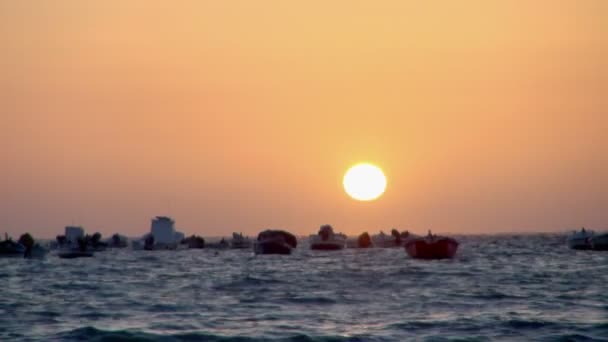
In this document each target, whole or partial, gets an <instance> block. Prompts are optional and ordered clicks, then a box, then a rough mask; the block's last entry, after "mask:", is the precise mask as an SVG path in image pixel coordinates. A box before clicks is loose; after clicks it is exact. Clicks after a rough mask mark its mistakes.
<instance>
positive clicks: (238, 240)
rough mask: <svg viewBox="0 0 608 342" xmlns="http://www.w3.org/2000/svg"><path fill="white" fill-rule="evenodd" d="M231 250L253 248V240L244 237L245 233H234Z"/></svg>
mask: <svg viewBox="0 0 608 342" xmlns="http://www.w3.org/2000/svg"><path fill="white" fill-rule="evenodd" d="M230 248H235V249H246V248H251V240H250V239H249V238H248V237H246V236H243V233H232V240H230Z"/></svg>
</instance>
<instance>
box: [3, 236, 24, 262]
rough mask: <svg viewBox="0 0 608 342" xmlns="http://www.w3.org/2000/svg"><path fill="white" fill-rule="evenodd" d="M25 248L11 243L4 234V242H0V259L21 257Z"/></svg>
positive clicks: (16, 243) (13, 242)
mask: <svg viewBox="0 0 608 342" xmlns="http://www.w3.org/2000/svg"><path fill="white" fill-rule="evenodd" d="M24 254H25V246H24V245H22V244H20V243H18V242H15V241H13V240H12V239H11V238H9V237H8V235H7V234H5V239H4V241H0V257H23V255H24Z"/></svg>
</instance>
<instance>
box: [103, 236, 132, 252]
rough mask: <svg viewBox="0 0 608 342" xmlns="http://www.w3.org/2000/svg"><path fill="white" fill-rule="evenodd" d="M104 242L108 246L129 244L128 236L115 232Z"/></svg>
mask: <svg viewBox="0 0 608 342" xmlns="http://www.w3.org/2000/svg"><path fill="white" fill-rule="evenodd" d="M106 244H107V246H108V247H110V248H125V247H127V246H129V238H127V237H126V236H124V235H120V234H118V233H116V234H114V235H112V236H111V237H110V238H109V239H108V240H107V241H106Z"/></svg>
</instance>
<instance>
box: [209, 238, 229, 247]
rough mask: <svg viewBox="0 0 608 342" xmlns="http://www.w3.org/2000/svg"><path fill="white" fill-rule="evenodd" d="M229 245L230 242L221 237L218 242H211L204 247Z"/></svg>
mask: <svg viewBox="0 0 608 342" xmlns="http://www.w3.org/2000/svg"><path fill="white" fill-rule="evenodd" d="M229 247H230V243H229V242H228V241H226V239H225V238H222V239H221V240H220V241H219V242H211V243H208V244H207V245H206V248H211V249H227V248H229Z"/></svg>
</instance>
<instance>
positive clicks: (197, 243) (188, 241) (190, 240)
mask: <svg viewBox="0 0 608 342" xmlns="http://www.w3.org/2000/svg"><path fill="white" fill-rule="evenodd" d="M181 244H182V245H186V246H188V248H189V249H203V248H205V239H204V238H203V237H202V236H198V235H192V236H189V237H187V238H185V239H183V240H182V242H181Z"/></svg>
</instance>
